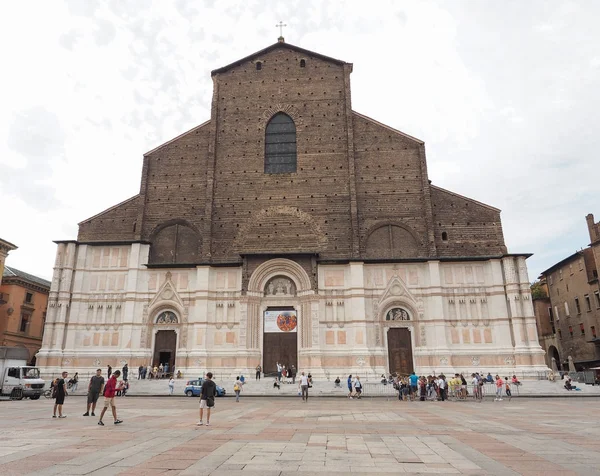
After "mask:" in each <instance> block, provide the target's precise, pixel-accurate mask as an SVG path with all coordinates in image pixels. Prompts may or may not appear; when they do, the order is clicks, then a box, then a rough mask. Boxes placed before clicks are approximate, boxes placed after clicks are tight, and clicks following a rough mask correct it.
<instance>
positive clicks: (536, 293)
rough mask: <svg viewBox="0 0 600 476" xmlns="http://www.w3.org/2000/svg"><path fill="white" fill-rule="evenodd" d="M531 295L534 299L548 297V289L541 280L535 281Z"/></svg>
mask: <svg viewBox="0 0 600 476" xmlns="http://www.w3.org/2000/svg"><path fill="white" fill-rule="evenodd" d="M531 297H532V298H533V299H540V298H545V297H548V294H546V290H545V289H544V287H543V286H542V283H540V282H539V281H534V282H533V283H531Z"/></svg>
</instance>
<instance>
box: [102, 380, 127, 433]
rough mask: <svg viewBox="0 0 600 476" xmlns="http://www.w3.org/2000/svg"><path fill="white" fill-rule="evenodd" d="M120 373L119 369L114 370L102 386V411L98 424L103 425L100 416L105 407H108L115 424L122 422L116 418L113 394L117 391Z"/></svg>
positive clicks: (104, 411) (103, 412)
mask: <svg viewBox="0 0 600 476" xmlns="http://www.w3.org/2000/svg"><path fill="white" fill-rule="evenodd" d="M120 375H121V371H120V370H115V371H114V373H113V374H112V375H111V377H110V378H109V379H108V382H106V385H105V386H104V408H102V412H100V420H98V425H100V426H104V422H103V421H102V418H104V414H105V413H106V409H107V408H108V407H110V409H111V411H112V414H113V418H114V420H115V425H118V424H120V423H123V421H122V420H119V419H118V418H117V407H116V406H115V394H116V393H117V390H119V389H118V388H117V379H118V378H119V376H120Z"/></svg>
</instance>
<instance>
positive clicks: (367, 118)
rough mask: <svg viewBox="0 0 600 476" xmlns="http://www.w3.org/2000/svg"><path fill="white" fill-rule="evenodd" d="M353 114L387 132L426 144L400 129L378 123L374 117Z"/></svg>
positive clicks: (357, 113) (354, 112)
mask: <svg viewBox="0 0 600 476" xmlns="http://www.w3.org/2000/svg"><path fill="white" fill-rule="evenodd" d="M352 114H354V115H355V116H358V117H360V118H361V119H366V120H367V121H371V122H374V123H375V124H377V125H378V126H381V127H384V128H386V129H387V130H389V131H392V132H394V133H396V134H400V135H401V136H403V137H406V138H407V139H410V140H414V141H415V142H418V143H419V144H425V142H423V141H422V140H421V139H417V138H416V137H413V136H411V135H408V134H406V133H405V132H402V131H399V130H398V129H394V128H393V127H390V126H388V125H386V124H384V123H383V122H379V121H376V120H375V119H373V118H372V117H369V116H365V115H364V114H361V113H360V112H356V111H352Z"/></svg>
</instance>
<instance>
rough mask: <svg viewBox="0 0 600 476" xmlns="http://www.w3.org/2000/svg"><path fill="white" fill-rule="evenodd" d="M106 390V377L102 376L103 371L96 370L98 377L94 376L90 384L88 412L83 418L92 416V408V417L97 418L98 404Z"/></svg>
mask: <svg viewBox="0 0 600 476" xmlns="http://www.w3.org/2000/svg"><path fill="white" fill-rule="evenodd" d="M103 388H104V377H103V376H102V369H96V375H94V376H92V378H91V379H90V383H89V384H88V391H87V410H86V411H85V413H84V414H83V416H90V407H91V409H92V416H96V414H95V413H94V412H95V411H96V403H97V402H98V398H99V397H100V395H101V394H102V389H103Z"/></svg>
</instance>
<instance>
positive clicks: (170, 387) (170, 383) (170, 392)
mask: <svg viewBox="0 0 600 476" xmlns="http://www.w3.org/2000/svg"><path fill="white" fill-rule="evenodd" d="M174 388H175V379H174V378H173V377H171V380H169V395H173V389H174Z"/></svg>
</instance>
